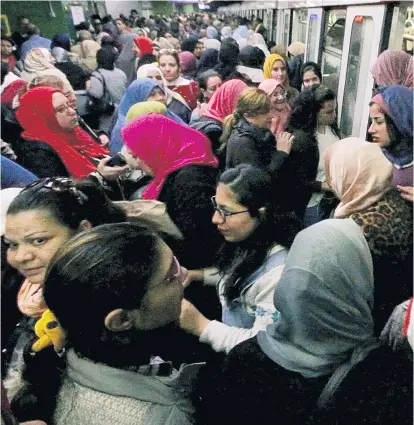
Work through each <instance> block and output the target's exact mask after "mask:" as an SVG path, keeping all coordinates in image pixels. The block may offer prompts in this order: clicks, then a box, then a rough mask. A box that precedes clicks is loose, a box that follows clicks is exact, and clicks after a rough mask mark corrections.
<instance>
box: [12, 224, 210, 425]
mask: <svg viewBox="0 0 414 425" xmlns="http://www.w3.org/2000/svg"><path fill="white" fill-rule="evenodd" d="M182 278H183V273H182V269H181V267H180V265H179V263H178V261H177V259H176V258H175V257H174V255H173V253H172V252H171V250H170V248H169V247H168V246H167V245H166V244H165V243H164V242H163V240H162V239H161V238H160V237H159V236H158V235H157V234H155V233H153V232H151V231H149V230H147V229H145V228H141V227H139V226H136V225H133V224H131V223H118V224H112V225H103V226H98V227H96V228H94V229H92V230H90V231H88V232H84V233H82V234H80V235H77V236H76V237H74V238H73V239H71V240H70V241H68V242H67V243H65V244H64V245H63V246H61V247H60V248H59V250H58V251H57V253H56V255H55V257H54V258H53V260H52V262H51V264H50V266H49V270H48V275H47V278H46V281H45V283H44V296H45V301H46V303H47V305H48V306H49V307H50V309H51V310H52V311H53V313H54V314H55V315H56V319H57V320H58V321H59V324H60V325H61V327H59V329H60V330H61V331H63V332H62V333H64V335H65V337H66V351H65V355H64V357H63V356H62V357H61V358H60V357H58V356H57V355H56V352H55V351H54V348H55V347H56V351H58V352H59V351H60V350H59V348H61V344H59V347H57V344H56V345H53V346H49V347H46V348H44V349H43V350H41V351H40V352H36V353H34V352H33V351H32V350H30V347H31V346H32V343H33V342H32V341H29V344H28V354H29V353H30V354H31V355H28V356H27V371H28V373H27V375H26V376H25V378H26V381H25V382H24V384H25V385H24V387H23V388H22V391H21V392H20V393H19V395H18V396H17V397H16V398H15V399H14V400H12V409H13V411H14V414H15V415H16V416H17V419H19V420H20V421H22V420H25V419H42V420H44V421H45V422H46V423H48V424H52V423H53V424H56V425H63V424H65V425H75V424H86V423H88V424H90V425H103V424H111V423H113V424H117V425H149V424H157V425H163V424H164V425H166V424H171V425H172V424H179V425H191V424H194V423H195V421H194V413H195V412H194V410H195V409H194V407H193V405H192V402H191V395H192V392H193V390H194V387H195V383H196V379H197V372H198V371H199V370H200V368H201V367H202V365H200V364H194V365H193V364H186V365H183V366H182V367H181V368H180V370H176V369H174V368H173V366H172V365H171V363H170V362H169V360H170V357H169V355H168V351H174V350H175V349H176V348H177V345H176V341H175V339H174V335H175V333H174V332H175V329H176V327H175V323H177V322H178V320H179V316H180V310H181V300H182V298H183V287H182V284H181V282H182ZM45 322H46V320H45ZM46 323H47V324H48V325H51V324H53V319H52V320H49V321H48V322H46ZM54 325H55V326H56V325H57V323H56V320H55V323H54ZM45 329H47V330H48V329H50V328H49V327H46V326H45ZM49 335H50V334H49ZM55 342H56V340H55ZM51 345H52V344H51ZM37 346H38V344H37V342H36V344H35V345H34V346H32V347H33V348H32V349H33V350H36V351H38V348H36V347H37ZM157 356H160V357H157ZM62 371H64V372H65V373H62Z"/></svg>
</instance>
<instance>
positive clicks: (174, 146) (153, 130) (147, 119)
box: [121, 114, 218, 199]
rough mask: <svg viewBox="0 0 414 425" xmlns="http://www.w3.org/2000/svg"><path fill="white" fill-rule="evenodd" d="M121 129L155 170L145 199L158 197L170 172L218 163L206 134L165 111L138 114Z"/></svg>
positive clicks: (132, 145)
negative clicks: (163, 113)
mask: <svg viewBox="0 0 414 425" xmlns="http://www.w3.org/2000/svg"><path fill="white" fill-rule="evenodd" d="M121 133H122V138H123V140H124V142H125V144H126V145H127V146H128V147H129V149H131V151H132V152H133V153H134V154H135V155H136V156H137V157H138V158H139V159H141V160H142V161H144V162H145V163H146V164H147V165H148V166H149V167H150V168H151V170H152V172H153V175H154V178H153V180H152V182H151V183H150V185H149V186H148V187H147V189H146V190H145V192H144V194H143V198H144V199H157V198H158V196H159V194H160V192H161V190H162V187H163V184H164V182H165V180H166V178H167V177H168V175H169V174H171V173H173V172H174V171H177V170H179V169H181V168H183V167H185V166H187V165H195V164H199V165H209V166H211V167H215V168H217V167H218V160H217V158H216V157H215V156H214V155H213V152H212V150H211V142H210V140H209V139H208V138H207V137H206V136H204V134H202V133H200V132H199V131H197V130H193V129H192V128H189V127H187V126H184V125H182V124H179V123H177V122H175V121H173V120H172V119H170V118H167V117H165V116H163V115H158V114H150V115H145V116H142V117H138V118H136V119H134V120H133V121H131V122H130V123H129V124H128V125H126V126H125V127H124V128H123V129H122V131H121Z"/></svg>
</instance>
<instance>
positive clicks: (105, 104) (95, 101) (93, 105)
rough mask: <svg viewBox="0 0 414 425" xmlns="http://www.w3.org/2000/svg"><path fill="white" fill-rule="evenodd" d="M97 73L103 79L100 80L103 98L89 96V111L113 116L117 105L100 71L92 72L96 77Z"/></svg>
mask: <svg viewBox="0 0 414 425" xmlns="http://www.w3.org/2000/svg"><path fill="white" fill-rule="evenodd" d="M95 72H96V73H98V74H99V75H100V76H101V77H102V79H101V78H98V80H99V81H100V82H101V83H102V87H103V96H102V97H101V98H97V97H94V96H92V95H90V94H88V109H89V111H90V112H92V113H97V114H112V113H113V112H114V109H115V104H114V102H113V100H112V97H111V95H110V93H109V91H108V90H107V89H106V82H105V77H104V76H103V75H102V74H101V73H100V72H99V71H94V72H92V75H94V73H95Z"/></svg>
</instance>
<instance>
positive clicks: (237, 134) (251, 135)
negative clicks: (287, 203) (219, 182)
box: [226, 119, 288, 178]
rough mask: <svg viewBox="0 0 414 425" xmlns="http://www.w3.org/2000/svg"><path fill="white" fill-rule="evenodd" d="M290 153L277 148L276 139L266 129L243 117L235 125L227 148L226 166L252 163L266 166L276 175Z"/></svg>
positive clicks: (232, 166) (273, 175) (262, 166)
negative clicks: (256, 126) (254, 125)
mask: <svg viewBox="0 0 414 425" xmlns="http://www.w3.org/2000/svg"><path fill="white" fill-rule="evenodd" d="M287 157H288V155H287V154H286V153H285V152H278V151H277V150H276V139H275V137H274V136H273V134H272V133H271V132H270V131H268V130H265V129H259V128H255V127H253V126H251V125H250V124H249V123H248V122H247V121H245V120H244V119H241V120H240V121H239V122H238V123H237V124H236V126H235V127H234V129H233V131H232V133H231V135H230V137H229V140H228V141H227V148H226V168H234V167H237V166H238V165H240V164H250V165H254V166H256V167H260V168H265V169H267V170H268V171H269V172H270V173H271V174H272V177H273V178H274V177H276V176H277V175H278V173H279V170H280V169H281V167H282V165H283V163H284V162H285V160H286V158H287Z"/></svg>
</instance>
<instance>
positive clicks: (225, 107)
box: [202, 80, 247, 122]
mask: <svg viewBox="0 0 414 425" xmlns="http://www.w3.org/2000/svg"><path fill="white" fill-rule="evenodd" d="M244 89H247V84H246V83H244V82H243V81H241V80H229V81H226V82H225V83H224V84H223V85H221V86H220V87H219V88H218V89H217V90H216V91H215V92H214V94H213V96H212V97H211V99H210V102H208V104H207V107H206V109H205V110H204V111H203V112H202V115H203V117H207V118H213V119H214V120H217V121H220V122H223V121H224V118H226V117H227V116H228V115H230V114H232V113H233V112H234V110H235V109H236V106H237V101H238V100H239V97H240V94H241V92H242V91H243V90H244Z"/></svg>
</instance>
